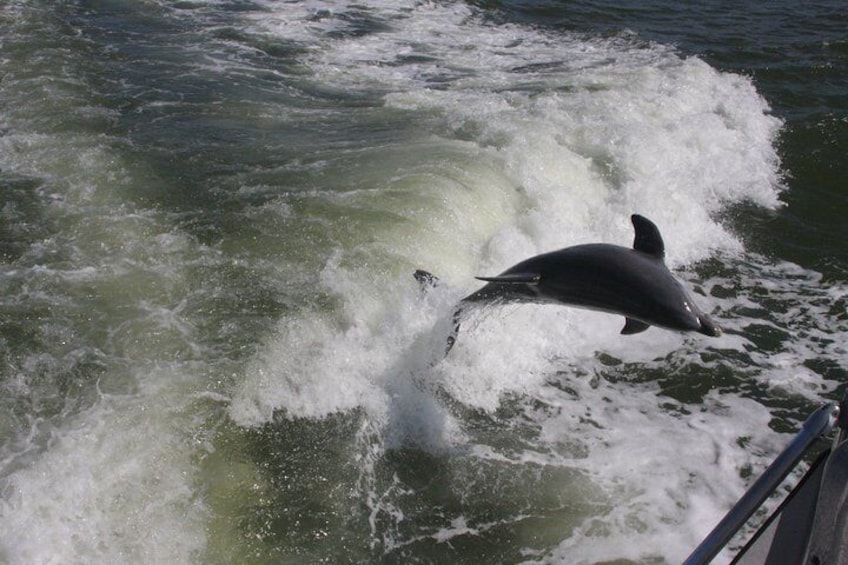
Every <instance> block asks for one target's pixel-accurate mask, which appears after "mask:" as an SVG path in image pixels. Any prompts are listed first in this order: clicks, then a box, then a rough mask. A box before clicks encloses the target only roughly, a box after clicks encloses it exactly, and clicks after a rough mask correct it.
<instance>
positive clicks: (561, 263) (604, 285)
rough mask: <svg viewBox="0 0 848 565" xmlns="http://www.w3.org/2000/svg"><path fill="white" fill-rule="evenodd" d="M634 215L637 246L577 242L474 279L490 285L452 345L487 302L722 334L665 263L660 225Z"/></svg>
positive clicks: (629, 325)
mask: <svg viewBox="0 0 848 565" xmlns="http://www.w3.org/2000/svg"><path fill="white" fill-rule="evenodd" d="M630 219H631V221H632V222H633V227H634V229H635V232H636V236H635V238H634V240H633V249H629V248H627V247H622V246H619V245H610V244H606V243H590V244H585V245H575V246H573V247H566V248H565V249H560V250H559V251H553V252H550V253H543V254H542V255H537V256H535V257H531V258H530V259H526V260H524V261H522V262H520V263H518V264H517V265H514V266H512V267H510V268H509V269H507V270H506V271H504V272H503V273H501V274H500V275H497V276H494V277H475V278H477V279H479V280H481V281H485V282H486V283H488V284H486V286H484V287H483V288H481V289H480V290H478V291H476V292H473V293H471V294H469V295H468V296H466V297H465V298H463V299H462V300H461V301H460V303H459V305H458V307H457V310H456V311H455V312H454V317H453V321H454V331H453V333H452V335H451V336H449V337H448V346H447V351H450V349H451V347H452V346H453V343H454V341H455V340H456V334H457V333H458V332H459V323H460V318H461V316H462V313H463V311H464V309H465V307H466V306H468V305H470V304H474V303H481V302H490V303H491V302H495V303H505V302H530V303H537V304H562V305H565V306H576V307H579V308H588V309H590V310H600V311H602V312H609V313H612V314H621V315H623V316H624V317H625V319H626V321H625V324H624V328H623V329H622V330H621V333H622V334H625V335H632V334H636V333H639V332H643V331H645V330H646V329H648V327H649V326H658V327H662V328H666V329H670V330H677V331H683V332H688V331H693V332H698V333H702V334H704V335H708V336H718V335H721V329H720V328H719V327H718V326H717V325H716V324H715V323H713V321H712V320H711V319H710V317H709V316H708V315H707V314H704V313H703V312H702V311H701V310H700V309H699V308H698V306H697V305H695V303H694V302H693V301H692V299H691V298H690V297H689V295H688V294H687V293H686V290H685V289H684V288H683V286H682V285H681V284H680V283H679V282H678V281H677V279H675V278H674V276H673V275H672V274H671V272H670V271H669V270H668V268H667V267H666V265H665V261H664V258H665V244H664V243H663V239H662V236H661V235H660V231H659V229H657V226H656V225H654V223H653V222H651V221H650V220H648V219H647V218H645V217H643V216H640V215H638V214H634V215H632V216H631V217H630ZM415 278H416V279H417V280H418V281H419V282H420V283H421V284H422V286H432V285H433V284H435V283H436V282H437V281H438V279H437V278H436V277H435V276H434V275H431V274H430V273H427V272H426V271H416V273H415ZM446 353H447V352H446Z"/></svg>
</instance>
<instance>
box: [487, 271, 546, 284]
mask: <svg viewBox="0 0 848 565" xmlns="http://www.w3.org/2000/svg"><path fill="white" fill-rule="evenodd" d="M474 278H475V279H477V280H478V281H486V282H493V283H501V284H539V281H540V280H542V275H540V274H539V273H509V274H503V275H498V276H496V277H474Z"/></svg>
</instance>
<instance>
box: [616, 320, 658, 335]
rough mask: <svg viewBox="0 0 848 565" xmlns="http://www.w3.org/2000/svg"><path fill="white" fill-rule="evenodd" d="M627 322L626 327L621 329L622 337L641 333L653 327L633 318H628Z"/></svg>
mask: <svg viewBox="0 0 848 565" xmlns="http://www.w3.org/2000/svg"><path fill="white" fill-rule="evenodd" d="M626 320H627V321H626V322H624V327H623V328H622V329H621V333H622V335H633V334H638V333H641V332H643V331H645V330H647V329H648V328H650V327H651V326H650V325H649V324H646V323H645V322H640V321H639V320H634V319H633V318H626Z"/></svg>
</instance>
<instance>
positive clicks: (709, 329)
mask: <svg viewBox="0 0 848 565" xmlns="http://www.w3.org/2000/svg"><path fill="white" fill-rule="evenodd" d="M698 321H699V322H701V329H700V330H698V332H699V333H702V334H704V335H708V336H710V337H718V336H720V335H721V334H722V331H721V328H720V327H718V326H717V325H716V324H715V322H713V320H712V318H710V317H709V316H707V315H706V314H701V315H700V316H698Z"/></svg>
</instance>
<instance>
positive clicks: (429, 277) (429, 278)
mask: <svg viewBox="0 0 848 565" xmlns="http://www.w3.org/2000/svg"><path fill="white" fill-rule="evenodd" d="M412 276H413V277H415V280H417V281H418V284H419V285H421V290H423V291H424V292H427V291H428V290H430V289H431V288H436V287H437V286H439V284H440V283H441V281H440V280H439V277H437V276H436V275H434V274H433V273H429V272H427V271H424V270H422V269H418V270H417V271H415V272H414V273H412Z"/></svg>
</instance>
